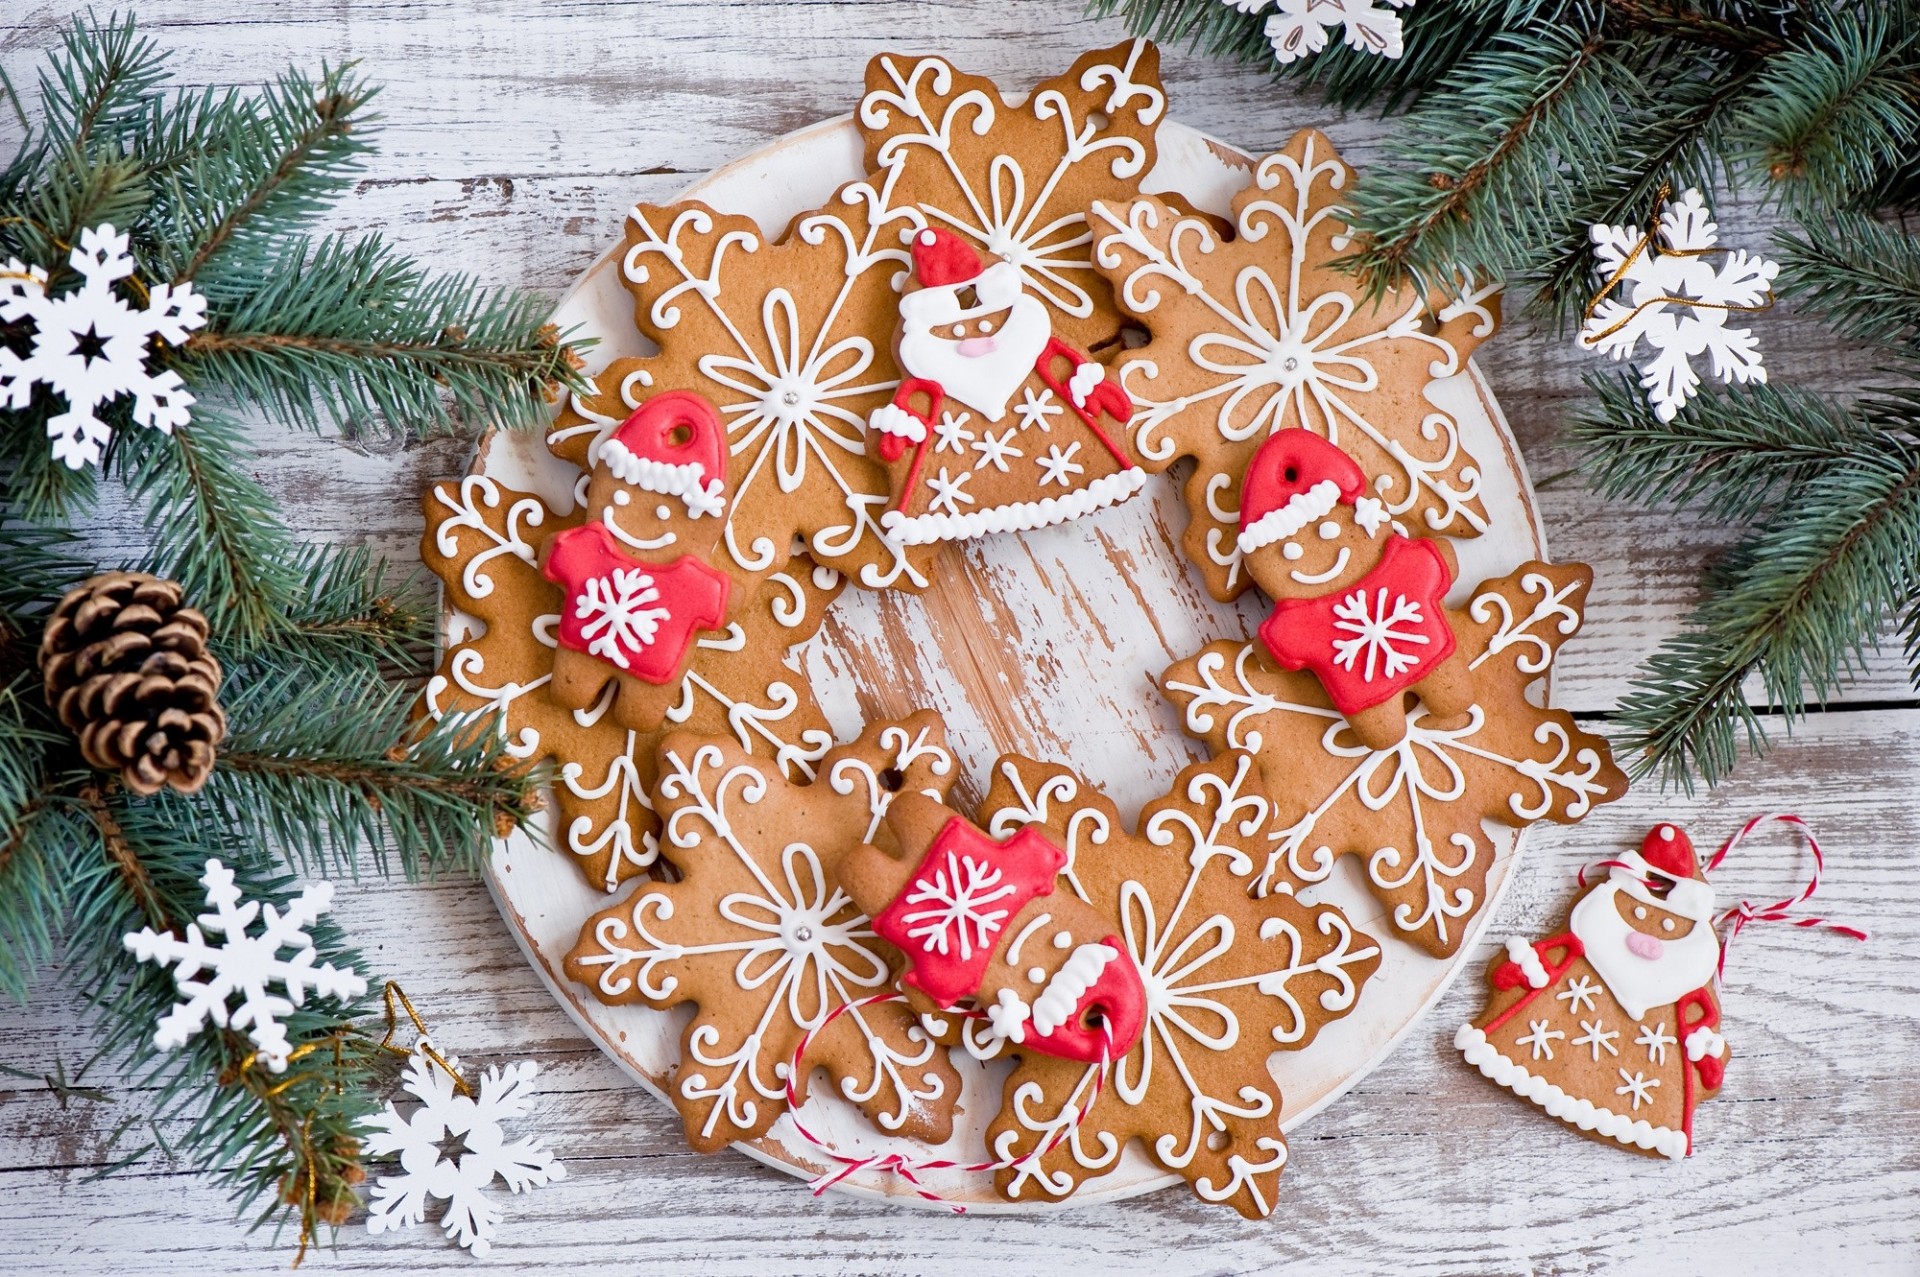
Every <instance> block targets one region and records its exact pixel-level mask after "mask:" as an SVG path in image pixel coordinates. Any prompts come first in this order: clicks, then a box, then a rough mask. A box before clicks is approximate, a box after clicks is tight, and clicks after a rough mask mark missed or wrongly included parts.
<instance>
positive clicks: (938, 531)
mask: <svg viewBox="0 0 1920 1277" xmlns="http://www.w3.org/2000/svg"><path fill="white" fill-rule="evenodd" d="M1146 484H1147V472H1146V471H1145V470H1142V469H1141V468H1140V467H1138V466H1134V467H1132V468H1130V469H1127V470H1121V471H1119V472H1118V473H1115V474H1110V475H1107V476H1105V477H1104V478H1100V479H1095V480H1094V481H1093V482H1092V483H1089V484H1088V485H1087V486H1086V487H1084V488H1081V489H1079V490H1078V491H1076V492H1070V493H1068V494H1067V495H1066V496H1064V497H1047V498H1045V499H1044V500H1040V501H1016V502H1014V503H1012V504H1010V505H997V506H989V507H988V508H987V509H985V510H974V511H970V512H969V513H967V514H920V515H914V516H912V517H909V516H907V515H905V514H902V513H901V512H900V511H898V510H889V511H887V512H886V513H885V514H883V515H881V516H880V525H881V526H882V527H883V528H885V529H886V532H887V537H888V539H890V540H892V541H894V542H897V543H898V544H900V545H931V544H933V543H934V542H935V541H959V540H963V539H965V538H967V537H977V536H986V535H988V534H990V533H994V532H1025V531H1027V530H1029V529H1031V528H1044V527H1049V526H1051V525H1053V524H1055V523H1065V522H1066V521H1067V520H1068V519H1077V518H1079V517H1080V516H1081V515H1083V514H1091V513H1093V512H1094V511H1095V510H1099V509H1102V508H1104V507H1106V506H1110V505H1113V504H1115V503H1116V502H1120V501H1125V500H1126V499H1127V498H1128V497H1130V496H1132V495H1133V494H1134V493H1136V492H1138V491H1140V489H1141V488H1143V487H1145V486H1146Z"/></svg>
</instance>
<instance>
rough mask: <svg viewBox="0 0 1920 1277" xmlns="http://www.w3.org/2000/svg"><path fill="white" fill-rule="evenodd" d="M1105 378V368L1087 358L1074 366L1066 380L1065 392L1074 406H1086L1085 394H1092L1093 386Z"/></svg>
mask: <svg viewBox="0 0 1920 1277" xmlns="http://www.w3.org/2000/svg"><path fill="white" fill-rule="evenodd" d="M1106 379H1107V370H1106V369H1104V368H1102V367H1101V366H1100V365H1099V364H1096V363H1094V362H1093V361H1092V360H1088V361H1087V362H1086V363H1083V364H1080V365H1078V366H1077V367H1075V368H1074V370H1073V376H1072V377H1071V378H1069V379H1068V381H1067V394H1068V396H1069V397H1070V398H1071V399H1072V400H1073V406H1074V407H1076V408H1084V407H1086V406H1087V396H1088V395H1090V394H1092V393H1093V391H1094V388H1095V387H1097V386H1098V385H1099V384H1100V383H1101V382H1103V381H1105V380H1106Z"/></svg>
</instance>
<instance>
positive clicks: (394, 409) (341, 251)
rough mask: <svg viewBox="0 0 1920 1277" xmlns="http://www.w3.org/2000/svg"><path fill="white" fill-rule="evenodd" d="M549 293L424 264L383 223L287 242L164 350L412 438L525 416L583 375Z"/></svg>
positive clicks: (240, 393)
mask: <svg viewBox="0 0 1920 1277" xmlns="http://www.w3.org/2000/svg"><path fill="white" fill-rule="evenodd" d="M546 311H547V305H546V303H544V302H542V301H540V300H538V299H536V298H534V297H532V296H530V295H527V294H519V293H507V292H497V291H492V290H487V289H483V288H481V287H480V286H479V285H477V284H476V283H474V282H473V281H472V280H470V279H468V278H466V277H464V276H458V275H453V276H441V277H438V278H433V277H428V276H427V275H426V274H425V273H424V272H422V271H421V270H420V269H419V268H418V267H417V266H415V265H414V264H413V263H412V262H411V261H408V260H407V259H405V258H403V257H400V256H399V255H397V254H396V253H394V252H393V251H392V250H391V249H389V248H388V247H387V246H386V245H385V244H384V243H382V242H381V241H380V240H379V239H378V238H377V237H369V238H367V239H364V240H361V241H359V242H357V243H352V244H348V243H344V242H340V241H328V242H325V243H322V244H319V245H310V244H307V243H305V242H300V243H296V244H293V245H289V246H288V247H286V248H285V249H284V250H283V251H282V252H281V254H280V255H279V256H278V257H277V258H276V259H275V260H274V261H273V262H272V263H270V264H269V265H267V266H266V267H265V269H264V271H263V272H262V274H261V275H260V277H259V278H258V279H257V280H256V281H254V283H253V285H252V288H251V290H250V291H249V293H248V294H247V295H246V296H245V297H242V298H237V299H234V300H232V301H231V302H230V303H229V304H226V305H223V306H221V307H220V308H219V311H218V313H217V315H216V318H215V321H214V322H213V323H211V324H209V326H208V327H207V328H205V329H202V330H201V331H199V332H197V333H195V334H194V335H193V336H192V337H191V338H189V339H188V341H187V344H186V345H185V346H184V347H182V348H180V350H178V351H177V352H173V353H172V355H171V356H170V359H171V362H172V364H173V366H175V367H176V368H178V369H179V370H180V373H181V375H182V376H183V377H186V378H187V379H188V380H189V381H190V382H193V383H195V384H205V385H208V386H210V387H216V388H218V389H220V390H221V391H224V392H225V393H227V394H229V395H231V396H233V397H235V398H238V399H241V400H245V401H251V402H253V403H257V404H260V405H262V406H263V407H265V408H266V409H267V410H268V411H271V412H273V413H275V414H277V415H280V416H284V417H286V418H288V419H290V420H292V421H295V422H298V423H300V424H303V425H307V426H317V425H318V424H319V423H320V422H321V421H322V420H331V421H332V422H333V424H334V425H336V426H345V425H346V424H347V423H349V422H351V423H352V424H353V425H354V426H355V427H356V428H360V429H365V428H367V427H369V426H373V427H376V428H380V427H384V429H385V431H386V432H387V433H388V435H389V437H391V438H394V439H396V440H406V441H411V440H415V439H419V438H422V437H425V436H428V435H432V434H436V433H442V432H446V431H448V430H452V429H455V428H456V427H461V426H464V428H465V429H467V430H477V429H479V428H482V427H492V426H506V427H522V428H524V427H530V426H533V425H536V424H539V423H543V422H544V421H545V420H546V412H545V408H544V396H545V394H546V393H547V392H548V391H550V390H552V389H555V388H557V387H559V386H565V387H566V388H567V389H569V390H576V389H579V388H580V380H579V375H578V372H577V368H576V361H577V359H578V356H577V354H576V353H575V349H574V348H572V347H568V346H566V345H563V344H562V343H561V340H560V338H559V335H558V334H556V333H555V332H554V330H553V329H552V328H551V327H550V326H549V325H548V324H547V323H546Z"/></svg>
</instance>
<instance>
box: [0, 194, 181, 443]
mask: <svg viewBox="0 0 1920 1277" xmlns="http://www.w3.org/2000/svg"><path fill="white" fill-rule="evenodd" d="M128 242H129V237H128V236H126V235H123V234H120V233H118V232H116V231H115V230H114V229H113V225H112V223H108V222H103V223H101V224H100V225H99V226H96V227H94V228H93V229H92V230H88V231H82V232H80V244H79V246H78V247H77V248H75V249H74V250H73V255H72V257H71V258H70V259H69V260H70V261H71V262H72V263H73V268H74V269H75V270H77V271H79V272H80V275H81V278H82V280H83V282H82V284H81V286H80V288H79V289H78V290H77V291H75V292H70V293H66V294H63V295H61V296H59V297H50V296H48V295H47V272H46V271H44V270H42V269H41V268H40V267H38V266H33V267H29V266H27V265H26V264H25V263H23V262H21V261H19V260H18V259H15V260H12V261H9V262H8V263H7V266H6V269H5V271H0V321H5V322H6V323H10V324H11V323H17V322H18V321H19V320H21V319H23V318H24V319H31V320H32V321H33V326H34V329H33V347H32V349H31V350H29V351H28V352H27V354H26V356H25V357H24V358H23V357H21V356H20V355H17V354H15V353H14V352H13V351H11V350H8V349H6V348H5V347H0V403H4V404H5V406H6V407H8V408H11V409H13V410H14V411H16V412H18V411H20V410H22V409H24V408H25V407H26V406H27V405H28V404H29V403H31V402H32V400H33V388H34V386H35V385H38V384H45V385H46V386H47V387H48V388H49V389H51V390H52V391H53V392H54V393H55V394H57V395H60V396H61V397H63V398H64V399H65V400H66V401H67V410H66V411H65V412H63V413H60V414H59V415H58V416H56V417H54V418H52V419H51V420H50V421H48V422H47V436H48V437H49V438H50V439H52V440H53V455H54V456H55V457H56V458H57V459H59V460H61V461H64V462H66V464H67V466H68V468H69V469H73V470H78V469H80V468H82V467H83V466H87V465H91V464H94V463H97V462H98V461H99V460H100V456H101V452H102V450H103V449H104V448H105V446H106V442H107V440H108V438H110V437H111V435H112V431H111V430H109V429H108V427H107V425H106V423H105V422H103V421H101V420H100V418H99V417H98V416H96V415H95V410H96V409H98V408H99V407H100V406H101V405H102V404H105V403H108V402H111V401H112V400H115V399H118V398H119V397H120V396H122V395H132V396H133V419H134V420H135V421H137V422H139V423H140V424H141V425H143V426H147V427H149V428H151V429H154V430H158V431H160V432H161V433H162V434H172V433H173V431H174V428H175V427H177V426H184V425H186V424H187V422H188V421H189V420H191V417H190V415H189V414H188V412H187V409H188V408H189V407H190V406H192V404H193V396H192V395H190V394H188V393H187V389H186V383H184V382H182V381H181V380H180V374H178V373H176V372H173V371H171V370H167V371H163V372H160V373H158V374H155V373H152V372H149V371H148V369H147V355H148V353H149V343H150V342H151V341H152V339H153V338H155V337H158V338H160V339H161V340H162V341H165V342H166V343H168V344H169V345H173V346H178V345H180V344H181V343H182V342H184V341H186V339H187V333H188V331H189V330H190V329H194V328H199V327H200V326H202V325H203V324H205V323H206V322H207V299H206V298H205V297H203V296H201V295H200V294H199V293H196V292H194V291H193V285H192V284H182V285H180V286H179V287H178V288H174V287H172V286H171V285H168V284H155V285H153V286H152V287H151V288H150V289H149V290H148V293H147V301H146V305H145V306H144V307H143V308H142V309H140V310H134V309H133V308H131V307H130V306H128V305H127V303H126V300H125V299H124V298H122V297H121V296H120V295H119V294H118V293H117V292H115V291H114V287H113V285H114V283H115V281H117V280H121V279H125V278H126V277H127V276H129V275H131V274H133V258H132V257H131V256H130V255H129V254H128V252H127V244H128Z"/></svg>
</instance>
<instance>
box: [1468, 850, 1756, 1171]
mask: <svg viewBox="0 0 1920 1277" xmlns="http://www.w3.org/2000/svg"><path fill="white" fill-rule="evenodd" d="M1608 864H1609V865H1610V866H1611V868H1610V869H1609V870H1608V873H1607V877H1606V879H1605V881H1603V882H1600V883H1598V884H1596V885H1595V886H1594V887H1592V888H1591V889H1590V890H1589V891H1588V892H1587V893H1586V894H1585V895H1583V896H1581V897H1580V899H1579V900H1578V901H1577V902H1576V903H1575V904H1574V906H1573V911H1572V913H1571V915H1570V916H1569V919H1568V923H1567V929H1566V930H1565V931H1563V932H1561V933H1560V934H1559V935H1556V936H1553V937H1550V938H1549V939H1546V940H1538V941H1535V942H1533V943H1532V944H1528V943H1527V942H1526V941H1524V940H1521V939H1518V938H1515V939H1512V940H1509V941H1507V947H1506V953H1505V954H1504V955H1503V956H1502V957H1501V958H1500V959H1499V960H1497V961H1496V962H1495V963H1494V966H1493V970H1492V973H1491V980H1492V984H1493V996H1492V998H1491V999H1490V1000H1489V1001H1488V1004H1487V1009H1486V1010H1485V1011H1484V1012H1483V1013H1482V1014H1481V1016H1480V1018H1479V1019H1478V1020H1475V1021H1474V1022H1473V1023H1471V1024H1463V1025H1461V1026H1460V1030H1459V1032H1458V1033H1456V1034H1455V1035H1454V1039H1453V1041H1454V1045H1455V1046H1456V1047H1458V1048H1459V1050H1460V1052H1461V1053H1462V1054H1463V1055H1465V1056H1466V1059H1467V1063H1469V1064H1471V1065H1473V1066H1474V1067H1475V1068H1477V1069H1479V1070H1480V1072H1482V1073H1483V1074H1485V1075H1486V1076H1487V1077H1488V1078H1490V1079H1492V1080H1493V1081H1495V1082H1498V1083H1499V1084H1500V1085H1501V1086H1504V1087H1506V1088H1507V1089H1508V1090H1510V1091H1512V1092H1513V1093H1514V1094H1515V1095H1519V1096H1521V1097H1523V1098H1525V1099H1528V1100H1532V1101H1533V1102H1534V1103H1535V1104H1537V1105H1539V1106H1540V1107H1541V1108H1543V1109H1545V1110H1546V1111H1547V1112H1548V1113H1551V1114H1552V1115H1553V1116H1555V1117H1557V1118H1559V1119H1560V1120H1561V1121H1563V1122H1565V1123H1567V1124H1568V1125H1569V1126H1574V1127H1577V1128H1579V1129H1580V1130H1581V1131H1582V1132H1584V1133H1586V1134H1588V1135H1590V1136H1592V1137H1594V1138H1596V1139H1601V1140H1612V1141H1615V1142H1617V1143H1618V1144H1620V1146H1621V1147H1623V1148H1628V1149H1632V1150H1634V1151H1636V1152H1641V1153H1647V1154H1650V1155H1652V1156H1656V1157H1669V1158H1673V1159H1674V1160H1676V1161H1677V1160H1679V1159H1680V1158H1683V1157H1685V1156H1687V1155H1688V1154H1689V1153H1691V1152H1692V1151H1693V1111H1694V1108H1695V1107H1696V1106H1697V1105H1698V1104H1699V1103H1700V1101H1701V1100H1705V1099H1711V1098H1713V1096H1715V1095H1716V1094H1718V1093H1719V1090H1720V1084H1721V1081H1722V1080H1723V1078H1724V1077H1725V1075H1726V1068H1727V1056H1728V1051H1727V1043H1726V1039H1724V1038H1722V1037H1721V1036H1720V1033H1719V1027H1720V1003H1719V999H1718V998H1716V997H1715V996H1714V992H1713V981H1714V977H1715V973H1716V972H1717V971H1718V969H1719V964H1720V939H1719V937H1718V935H1717V934H1715V932H1714V928H1713V890H1712V889H1711V888H1710V887H1708V886H1707V882H1706V878H1705V875H1704V873H1703V872H1702V870H1701V867H1700V863H1699V861H1698V859H1697V858H1696V857H1695V855H1694V853H1693V844H1692V843H1690V842H1689V841H1688V840H1687V836H1686V834H1685V833H1683V832H1681V830H1679V829H1678V828H1676V827H1675V826H1673V825H1661V826H1659V827H1658V828H1656V829H1655V830H1654V831H1653V832H1652V833H1650V834H1648V835H1647V837H1646V841H1645V842H1643V843H1642V844H1641V847H1640V851H1639V852H1638V854H1633V853H1629V854H1628V855H1627V856H1626V857H1624V858H1623V859H1621V860H1617V861H1609V862H1608Z"/></svg>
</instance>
